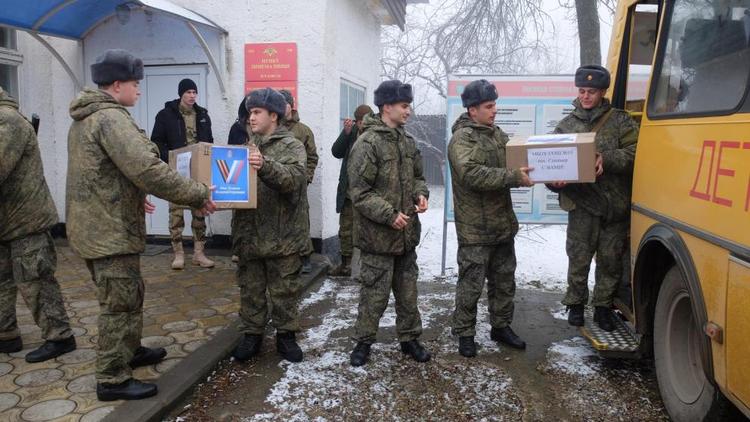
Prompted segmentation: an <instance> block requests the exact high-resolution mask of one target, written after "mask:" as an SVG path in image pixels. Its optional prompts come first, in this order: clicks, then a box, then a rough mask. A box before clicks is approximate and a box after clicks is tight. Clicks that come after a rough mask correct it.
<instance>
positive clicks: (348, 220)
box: [339, 199, 354, 256]
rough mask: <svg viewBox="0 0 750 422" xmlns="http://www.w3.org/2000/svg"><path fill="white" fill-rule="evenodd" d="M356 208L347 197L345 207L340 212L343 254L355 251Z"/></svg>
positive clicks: (347, 254)
mask: <svg viewBox="0 0 750 422" xmlns="http://www.w3.org/2000/svg"><path fill="white" fill-rule="evenodd" d="M353 220H354V208H353V207H352V201H350V200H349V199H346V200H345V201H344V208H343V209H342V210H341V214H339V243H340V245H341V256H352V253H353V252H354V230H353V227H354V221H353Z"/></svg>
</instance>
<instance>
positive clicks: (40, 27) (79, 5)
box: [0, 0, 227, 93]
mask: <svg viewBox="0 0 750 422" xmlns="http://www.w3.org/2000/svg"><path fill="white" fill-rule="evenodd" d="M2 3H3V5H2V9H3V12H2V13H0V25H3V26H9V27H12V28H16V29H20V30H23V31H26V32H28V33H29V34H31V35H32V36H33V37H34V38H35V39H37V40H38V41H39V42H40V43H41V44H42V45H43V46H44V47H45V48H47V50H49V51H50V53H52V55H53V56H54V57H55V58H56V59H57V61H58V62H60V64H61V65H62V66H63V68H64V69H65V71H66V72H67V73H68V75H69V76H70V77H71V78H72V79H73V81H74V82H75V84H76V87H77V88H79V89H80V88H81V87H82V86H83V84H82V83H81V81H80V80H79V79H78V77H77V76H76V74H75V72H73V70H72V68H71V67H70V66H69V65H68V63H67V62H65V60H64V59H63V58H62V56H61V55H60V54H59V53H58V52H57V50H55V48H54V47H53V46H52V45H50V44H49V43H48V42H46V41H45V40H44V38H42V37H40V36H39V35H51V36H55V37H62V38H68V39H73V40H77V41H83V40H84V39H85V38H86V36H87V35H88V34H89V33H90V32H91V31H92V30H94V29H95V28H96V27H97V26H99V25H100V24H102V23H104V22H106V21H107V20H109V19H110V18H112V17H118V18H124V19H127V18H128V17H129V14H130V13H131V11H136V10H143V11H151V12H154V13H161V14H166V15H169V16H172V17H174V18H177V19H179V20H182V21H183V22H184V23H185V25H186V26H187V27H188V29H189V30H190V32H191V33H192V34H193V35H194V36H195V38H196V40H197V41H198V44H200V46H201V48H202V49H203V51H204V52H205V54H206V56H207V57H208V61H209V63H210V64H211V67H212V68H213V70H214V73H216V77H217V79H218V81H219V86H220V88H221V91H222V93H224V92H225V84H224V81H223V77H222V75H223V72H221V68H220V67H219V66H218V64H217V62H216V59H215V58H214V56H213V54H212V53H211V51H210V49H209V48H208V44H207V43H206V41H205V40H204V39H203V37H202V36H201V34H200V31H199V30H198V28H197V27H199V26H202V27H204V28H207V29H210V30H214V31H218V32H220V33H221V34H222V35H226V34H227V31H226V30H224V29H223V28H221V27H220V26H218V25H217V24H215V23H214V22H212V21H211V20H209V19H208V18H206V17H204V16H202V15H199V14H198V13H195V12H193V11H191V10H188V9H185V8H184V7H181V6H178V5H176V4H174V3H171V2H169V1H167V0H35V1H29V0H2Z"/></svg>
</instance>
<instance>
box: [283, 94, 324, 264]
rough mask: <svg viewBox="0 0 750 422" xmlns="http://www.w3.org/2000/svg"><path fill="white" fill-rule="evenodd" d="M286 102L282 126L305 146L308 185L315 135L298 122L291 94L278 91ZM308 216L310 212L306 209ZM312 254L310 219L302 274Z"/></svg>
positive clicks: (314, 163) (312, 169) (314, 156)
mask: <svg viewBox="0 0 750 422" xmlns="http://www.w3.org/2000/svg"><path fill="white" fill-rule="evenodd" d="M279 93H281V95H283V96H284V99H285V100H286V103H287V107H286V114H285V115H284V126H285V127H286V129H287V130H288V131H290V132H292V135H294V137H295V138H297V139H298V140H299V141H300V142H302V145H304V146H305V153H306V155H307V184H308V185H309V184H310V183H312V181H313V177H315V168H316V167H317V166H318V151H317V147H316V146H315V135H314V134H313V131H312V130H311V129H310V127H308V126H307V125H306V124H304V123H302V122H300V121H299V113H298V112H297V109H295V108H294V97H293V96H292V93H291V92H290V91H288V90H286V89H282V90H281V91H279ZM307 213H308V216H309V214H310V210H309V209H308V212H307ZM312 253H313V244H312V239H310V219H309V218H308V221H307V245H306V247H305V250H304V251H302V273H303V274H307V273H309V272H310V271H312V264H311V263H310V255H312Z"/></svg>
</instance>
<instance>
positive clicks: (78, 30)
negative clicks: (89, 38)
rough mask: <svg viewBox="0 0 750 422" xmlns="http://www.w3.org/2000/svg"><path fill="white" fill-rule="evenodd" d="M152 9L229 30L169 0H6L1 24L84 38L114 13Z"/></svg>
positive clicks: (72, 37) (210, 26)
mask: <svg viewBox="0 0 750 422" xmlns="http://www.w3.org/2000/svg"><path fill="white" fill-rule="evenodd" d="M137 9H149V10H152V11H154V12H157V13H165V14H168V15H172V16H174V17H176V18H179V19H182V20H186V21H190V22H191V23H197V24H200V25H204V26H206V27H208V28H211V29H214V30H217V31H220V32H222V33H224V34H226V33H227V31H225V30H224V29H223V28H221V27H220V26H218V25H216V24H215V23H213V22H212V21H210V20H209V19H207V18H206V17H203V16H201V15H199V14H197V13H195V12H193V11H191V10H188V9H185V8H184V7H181V6H178V5H176V4H174V3H171V2H169V1H167V0H128V1H124V0H36V1H28V0H3V13H2V14H0V25H6V26H11V27H14V28H18V29H22V30H25V31H32V32H36V33H38V34H44V35H52V36H56V37H63V38H71V39H75V40H82V39H83V38H84V37H85V36H86V34H88V33H89V32H90V31H91V30H92V29H94V28H95V27H97V26H98V25H99V24H101V23H103V22H104V21H106V20H107V19H109V18H110V17H112V16H116V15H117V13H118V11H119V12H120V13H128V11H129V10H137Z"/></svg>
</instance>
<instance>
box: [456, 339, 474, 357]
mask: <svg viewBox="0 0 750 422" xmlns="http://www.w3.org/2000/svg"><path fill="white" fill-rule="evenodd" d="M458 353H459V354H461V356H463V357H467V358H473V357H474V356H476V355H477V344H476V343H474V337H473V336H466V337H459V338H458Z"/></svg>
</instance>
